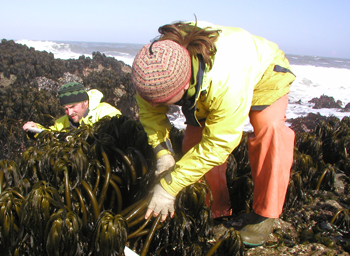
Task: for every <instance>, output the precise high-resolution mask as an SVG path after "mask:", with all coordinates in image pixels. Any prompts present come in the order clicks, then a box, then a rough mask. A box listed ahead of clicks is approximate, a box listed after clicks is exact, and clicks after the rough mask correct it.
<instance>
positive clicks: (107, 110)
mask: <svg viewBox="0 0 350 256" xmlns="http://www.w3.org/2000/svg"><path fill="white" fill-rule="evenodd" d="M87 94H88V96H89V113H88V114H87V116H85V117H83V118H82V119H80V120H79V125H81V124H82V123H84V124H86V125H92V124H94V123H96V122H97V121H98V120H100V119H101V118H102V117H104V116H110V117H113V116H116V115H121V114H122V113H121V112H120V111H119V110H118V109H116V108H115V107H113V106H112V105H110V104H108V103H107V102H101V99H102V98H103V94H102V92H100V91H99V90H96V89H92V90H90V91H88V92H87ZM37 126H38V128H40V129H46V130H47V128H45V127H44V126H42V125H40V124H37ZM68 127H70V123H69V118H68V116H67V115H64V116H62V117H60V118H58V119H57V120H56V121H55V123H54V125H53V126H50V127H49V129H50V130H53V131H61V130H62V129H64V128H68Z"/></svg>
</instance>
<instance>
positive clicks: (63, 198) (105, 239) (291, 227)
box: [0, 116, 350, 255]
mask: <svg viewBox="0 0 350 256" xmlns="http://www.w3.org/2000/svg"><path fill="white" fill-rule="evenodd" d="M182 137H183V133H182V132H181V131H179V130H177V129H176V128H173V130H172V131H171V141H172V143H173V145H174V148H175V149H176V151H177V153H179V151H178V150H179V149H180V148H181V141H182ZM349 150H350V118H349V117H345V118H343V119H342V120H339V119H337V118H335V117H330V118H326V121H320V122H319V123H318V125H317V126H316V128H315V131H314V132H312V133H298V134H297V138H296V147H295V156H294V164H293V168H292V173H291V180H290V184H289V188H288V193H287V196H286V202H285V205H284V213H283V216H282V217H281V219H282V220H283V222H284V223H285V224H288V229H285V228H282V227H280V228H276V230H275V231H274V234H273V235H272V236H273V238H272V239H271V240H270V241H269V242H268V243H267V245H266V246H264V247H260V249H262V248H263V249H265V250H266V249H269V250H270V253H271V251H276V250H281V248H284V252H285V251H286V250H287V249H286V248H290V249H294V250H296V247H298V246H300V245H301V244H303V245H306V244H313V245H314V244H321V245H324V246H326V247H327V248H329V250H331V251H332V252H337V253H340V252H344V251H349V249H350V244H349V241H350V240H349V234H348V232H349V225H350V222H349V221H350V219H349V205H350V200H349V184H350V183H349V174H348V172H349V171H350V159H349V156H348V153H347V152H348V151H349ZM178 156H179V157H181V153H180V154H178ZM154 160H155V158H154V155H153V151H152V149H151V148H150V146H149V145H148V143H147V136H146V134H145V132H144V130H143V128H142V126H141V125H140V123H139V122H138V121H135V120H133V119H131V118H127V117H125V116H121V117H113V118H104V119H102V120H101V121H99V122H97V123H96V124H95V125H94V126H92V127H91V126H84V127H81V128H79V129H74V130H67V131H64V132H51V131H44V132H42V133H41V134H40V135H39V136H37V138H36V139H35V143H34V144H33V145H32V146H31V147H29V148H28V149H26V150H25V151H24V152H23V153H22V156H21V159H20V161H19V162H16V161H13V160H11V159H3V160H1V161H0V192H1V194H0V249H1V252H2V253H3V254H4V255H6V254H7V255H61V254H62V255H122V253H123V249H124V246H125V245H126V246H128V247H129V248H132V249H133V250H134V251H135V252H137V253H139V254H140V255H243V254H244V253H245V252H246V253H248V254H249V255H258V254H254V250H256V249H249V250H247V249H246V248H244V245H243V244H242V241H241V238H240V235H239V231H237V229H235V228H233V227H228V228H227V229H226V230H225V231H224V233H223V234H222V236H220V237H218V236H217V234H215V233H214V231H215V225H214V221H213V219H212V216H211V212H210V210H209V208H208V206H207V205H206V204H205V199H206V197H207V196H209V197H210V189H209V188H208V186H207V184H206V182H205V180H202V181H201V182H198V183H195V184H193V185H192V186H189V187H187V188H186V189H184V190H183V191H181V193H180V194H179V195H178V196H177V199H176V214H175V217H174V218H173V219H168V220H167V221H166V222H164V223H160V222H159V218H152V217H151V218H149V219H147V220H145V219H144V214H145V211H146V208H147V203H148V202H149V199H150V193H149V192H150V191H152V187H153V186H154V184H155V183H157V179H156V178H155V175H154V166H155V164H154ZM227 177H228V187H229V190H230V194H231V200H232V205H234V208H233V215H232V217H230V218H227V222H226V224H227V223H229V222H230V221H231V222H232V221H235V220H238V219H239V218H240V216H242V215H244V213H247V212H250V211H251V204H252V191H253V187H254V184H253V183H252V181H251V176H250V174H249V160H248V156H247V134H246V133H244V136H243V138H242V141H241V143H240V145H239V147H238V148H237V149H236V150H235V151H234V152H233V153H232V154H231V156H230V158H229V160H228V169H227ZM337 182H341V183H342V185H341V186H339V185H337V184H336V183H337ZM233 226H234V225H233ZM313 250H314V251H315V248H313ZM285 254H286V253H285ZM287 255H288V254H287Z"/></svg>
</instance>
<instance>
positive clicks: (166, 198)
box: [145, 184, 175, 222]
mask: <svg viewBox="0 0 350 256" xmlns="http://www.w3.org/2000/svg"><path fill="white" fill-rule="evenodd" d="M174 203H175V197H174V196H172V195H170V194H169V193H168V192H166V191H165V190H164V188H163V187H162V185H160V184H157V185H155V186H154V189H153V196H152V198H151V202H150V203H149V205H148V209H147V211H146V214H145V219H148V217H149V216H150V215H151V213H152V212H153V216H154V217H157V216H158V214H159V213H162V219H161V222H163V221H165V220H166V217H167V216H168V212H169V213H170V217H171V218H172V217H174V212H175V206H174Z"/></svg>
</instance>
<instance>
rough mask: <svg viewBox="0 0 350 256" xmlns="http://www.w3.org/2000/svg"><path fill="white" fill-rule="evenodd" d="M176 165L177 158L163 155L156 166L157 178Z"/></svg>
mask: <svg viewBox="0 0 350 256" xmlns="http://www.w3.org/2000/svg"><path fill="white" fill-rule="evenodd" d="M174 165H175V158H174V157H173V156H172V155H169V154H166V155H162V156H161V157H159V158H158V159H157V164H156V172H155V173H156V176H159V175H160V174H162V173H163V172H165V171H167V170H169V169H171V168H173V167H174Z"/></svg>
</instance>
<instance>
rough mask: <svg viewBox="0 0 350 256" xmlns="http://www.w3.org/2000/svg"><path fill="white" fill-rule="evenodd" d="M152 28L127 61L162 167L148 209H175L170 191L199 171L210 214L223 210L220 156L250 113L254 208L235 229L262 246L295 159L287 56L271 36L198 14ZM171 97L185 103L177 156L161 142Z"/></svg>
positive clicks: (239, 135) (223, 213) (164, 139)
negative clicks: (153, 35) (152, 35)
mask: <svg viewBox="0 0 350 256" xmlns="http://www.w3.org/2000/svg"><path fill="white" fill-rule="evenodd" d="M158 31H159V33H160V36H159V38H158V39H157V40H154V41H153V42H152V43H151V44H147V45H145V46H144V47H143V48H142V49H141V50H140V51H139V52H138V54H137V55H136V57H135V59H134V62H133V66H132V81H133V84H134V86H135V88H136V91H137V95H136V97H137V102H138V106H139V109H140V111H139V117H140V121H141V123H142V125H143V126H144V129H145V131H146V132H147V134H148V139H149V144H150V145H152V147H153V149H154V151H155V153H156V157H157V163H156V175H160V174H163V175H164V177H163V176H162V177H163V178H161V180H160V183H159V184H157V185H156V186H155V188H154V189H153V196H152V198H151V201H150V203H149V205H148V210H147V212H146V214H145V218H148V217H149V216H150V215H151V214H152V213H153V216H158V214H159V213H161V214H162V221H164V220H165V219H166V217H167V216H168V214H170V217H173V215H174V201H175V196H176V195H177V194H178V193H179V191H180V190H181V189H183V188H184V187H186V186H188V185H190V184H193V183H194V182H196V181H198V180H200V179H202V177H203V176H204V175H205V178H206V180H207V181H208V183H209V185H210V187H211V190H212V192H213V197H214V204H215V202H216V204H217V205H218V206H217V209H218V211H217V212H215V211H216V209H214V211H213V208H212V211H213V216H214V217H219V216H227V215H229V214H230V213H229V208H230V203H229V195H228V189H227V185H226V177H225V172H226V166H225V162H226V160H227V158H228V156H229V154H230V153H231V152H232V151H233V150H234V149H235V148H236V147H237V146H238V145H239V143H240V140H241V138H242V133H243V128H244V126H245V124H246V122H247V120H248V117H249V118H250V122H251V124H252V126H253V128H254V132H252V133H250V134H249V140H248V148H249V157H250V163H251V172H252V178H253V182H254V192H253V193H254V195H253V211H254V213H253V214H251V218H250V221H249V223H248V224H247V225H246V226H244V227H243V228H242V229H241V231H240V233H241V237H242V240H243V242H244V243H245V244H246V245H247V246H258V245H262V244H263V243H264V242H265V241H266V239H267V237H268V235H269V234H270V233H271V232H272V230H273V222H274V220H275V219H276V218H279V215H280V214H281V213H282V208H283V204H284V200H285V195H286V190H287V187H288V183H289V177H290V169H291V166H292V161H293V149H294V138H295V134H294V132H293V131H292V130H291V129H290V128H289V127H287V126H286V125H285V120H286V117H285V113H286V108H287V104H288V93H289V88H290V85H291V83H292V82H293V81H294V79H295V76H294V74H293V73H292V72H291V71H290V66H289V62H288V60H287V59H286V58H285V56H284V53H283V52H282V51H281V50H280V49H279V48H278V46H277V45H276V44H275V43H273V42H270V41H268V40H266V39H264V38H262V37H258V36H254V35H251V34H250V33H248V32H247V31H245V30H243V29H241V28H233V27H225V26H217V25H213V24H210V23H207V22H197V21H196V22H195V23H194V22H190V23H185V22H177V23H173V24H167V25H164V26H161V27H160V28H159V29H158ZM171 104H176V105H180V106H182V111H183V113H184V115H185V117H186V124H187V127H186V131H185V136H184V141H183V151H184V153H185V154H184V155H183V157H182V158H181V159H180V160H178V161H177V162H175V160H174V157H173V155H172V153H171V148H170V146H169V143H167V141H169V131H170V129H171V124H170V122H169V120H168V118H167V116H166V113H167V111H168V105H171ZM222 166H224V167H222ZM163 172H164V173H163ZM220 205H221V206H220Z"/></svg>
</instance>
